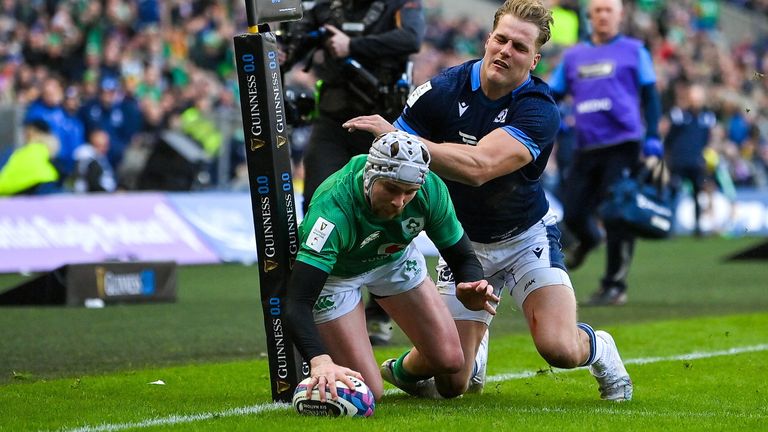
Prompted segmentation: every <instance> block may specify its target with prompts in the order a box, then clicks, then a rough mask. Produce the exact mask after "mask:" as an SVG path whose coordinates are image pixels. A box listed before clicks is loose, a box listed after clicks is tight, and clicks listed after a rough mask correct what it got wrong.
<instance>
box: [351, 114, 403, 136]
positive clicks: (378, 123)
mask: <svg viewBox="0 0 768 432" xmlns="http://www.w3.org/2000/svg"><path fill="white" fill-rule="evenodd" d="M341 127H343V128H345V129H347V130H349V131H350V132H354V131H356V130H361V131H366V132H370V133H372V134H373V136H379V135H381V134H383V133H387V132H394V131H396V130H397V129H396V128H395V127H394V126H392V124H391V123H390V122H388V121H386V120H385V119H384V117H382V116H380V115H368V116H360V117H355V118H353V119H349V120H347V121H346V122H344V124H342V125H341Z"/></svg>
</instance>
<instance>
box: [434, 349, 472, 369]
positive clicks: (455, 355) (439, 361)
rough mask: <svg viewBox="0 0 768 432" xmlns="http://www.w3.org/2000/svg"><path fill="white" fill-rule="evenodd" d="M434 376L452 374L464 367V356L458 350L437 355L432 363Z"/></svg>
mask: <svg viewBox="0 0 768 432" xmlns="http://www.w3.org/2000/svg"><path fill="white" fill-rule="evenodd" d="M431 364H432V366H433V367H434V368H435V375H443V374H454V373H457V372H459V371H460V370H461V368H462V366H463V365H464V354H462V352H461V350H460V349H456V350H450V351H444V352H442V353H440V354H438V355H437V356H436V357H435V358H434V359H433V360H432V361H431Z"/></svg>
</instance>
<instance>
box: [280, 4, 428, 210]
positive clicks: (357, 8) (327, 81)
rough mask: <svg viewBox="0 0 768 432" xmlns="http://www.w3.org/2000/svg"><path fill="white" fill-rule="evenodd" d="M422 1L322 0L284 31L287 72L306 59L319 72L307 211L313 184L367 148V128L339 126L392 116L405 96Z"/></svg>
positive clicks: (307, 157)
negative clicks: (355, 129)
mask: <svg viewBox="0 0 768 432" xmlns="http://www.w3.org/2000/svg"><path fill="white" fill-rule="evenodd" d="M424 31H425V23H424V15H423V12H422V8H421V0H376V1H371V0H318V1H316V2H315V3H314V7H312V6H311V3H309V2H305V3H304V18H303V19H302V20H301V21H298V22H294V23H290V24H288V26H287V28H286V29H285V30H284V31H283V43H284V48H285V50H286V56H287V58H286V60H285V62H284V63H283V70H285V71H288V70H290V68H291V67H293V65H294V64H296V63H300V62H304V63H305V66H304V68H305V70H308V69H310V68H311V69H312V71H313V72H314V74H315V76H316V77H317V78H318V80H319V81H318V85H317V91H318V92H319V95H318V96H319V97H318V99H317V107H316V108H317V115H316V116H314V118H313V126H312V134H311V136H310V138H309V143H308V145H307V148H306V150H305V153H304V160H303V162H304V170H305V178H304V203H303V209H304V212H305V213H306V211H307V208H308V206H309V202H310V199H311V198H312V195H313V194H314V192H315V189H317V187H318V186H319V185H320V183H322V181H323V180H325V179H326V178H327V177H328V176H329V175H331V174H332V173H334V172H335V171H337V170H338V169H340V168H341V167H342V166H344V165H345V164H346V163H347V162H348V161H349V160H350V159H351V158H352V156H355V155H358V154H364V153H367V152H368V149H369V148H370V146H371V137H370V134H367V133H364V132H355V133H352V134H350V133H349V132H347V131H346V130H345V129H344V128H342V127H341V124H342V123H343V122H345V121H346V120H348V119H350V118H353V117H355V116H359V115H364V114H374V113H376V114H381V115H382V116H383V117H384V118H387V119H388V120H390V121H394V120H395V118H397V116H398V115H399V114H400V111H401V110H402V109H403V106H404V105H405V100H406V99H407V97H408V92H409V90H410V83H409V82H408V79H407V76H408V70H407V69H408V64H409V62H408V56H409V55H410V54H412V53H416V52H417V51H418V50H419V48H420V46H421V41H422V39H423V36H424Z"/></svg>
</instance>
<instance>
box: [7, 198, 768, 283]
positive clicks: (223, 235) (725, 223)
mask: <svg viewBox="0 0 768 432" xmlns="http://www.w3.org/2000/svg"><path fill="white" fill-rule="evenodd" d="M549 198H550V201H551V202H552V208H553V211H554V212H555V213H557V214H558V216H561V214H562V211H561V207H560V205H559V203H558V202H557V200H556V199H555V198H553V197H549ZM703 201H704V205H705V208H706V209H707V211H706V212H705V214H704V217H703V218H702V228H703V230H704V232H712V233H722V234H729V235H759V236H768V194H766V193H765V192H761V191H757V190H741V191H739V193H738V196H737V198H736V200H735V201H733V202H731V201H729V200H728V199H726V198H725V197H724V196H722V195H719V194H716V195H715V196H714V197H713V199H711V200H708V199H706V198H703ZM710 202H711V204H710ZM300 203H301V197H300V196H298V197H297V206H296V207H297V208H298V209H301V205H300ZM677 215H678V217H677V232H678V233H679V234H683V235H685V234H687V233H689V232H690V231H691V230H692V228H693V202H692V200H691V199H690V198H686V199H684V200H682V201H681V202H680V204H679V206H678V212H677ZM301 216H302V215H301V214H299V215H298V217H299V219H300V218H301ZM417 244H418V246H419V248H420V249H422V250H423V251H424V253H425V254H427V255H436V253H437V250H436V249H435V247H434V245H433V244H432V243H431V242H430V241H429V239H427V238H426V236H424V235H422V236H420V237H419V238H418V239H417ZM256 259H257V257H256V244H255V238H254V229H253V218H252V213H251V206H250V198H249V195H248V193H247V192H231V193H229V192H199V193H120V194H109V195H107V194H103V195H102V194H94V195H47V196H40V197H14V198H6V199H2V200H0V273H31V272H42V271H50V270H52V269H55V268H57V267H60V266H62V265H65V264H78V263H88V262H102V261H104V262H109V261H164V260H172V261H176V263H177V264H180V265H194V264H215V263H224V262H235V263H244V264H252V263H254V262H256Z"/></svg>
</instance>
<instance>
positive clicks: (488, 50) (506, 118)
mask: <svg viewBox="0 0 768 432" xmlns="http://www.w3.org/2000/svg"><path fill="white" fill-rule="evenodd" d="M551 22H552V18H551V14H550V11H549V10H548V9H547V8H546V7H544V5H543V4H542V2H541V1H540V0H507V1H506V2H505V3H504V4H503V5H502V6H501V7H500V8H499V9H498V10H497V12H496V14H495V17H494V23H493V30H492V31H491V33H490V35H489V36H488V39H487V41H486V43H485V55H484V57H483V58H482V59H480V60H474V61H469V62H467V63H464V64H461V65H458V66H455V67H452V68H449V69H446V70H445V71H444V72H442V73H440V74H439V75H437V76H435V77H434V78H432V79H431V80H430V81H428V82H426V83H424V84H422V85H421V86H419V87H418V88H417V89H415V90H414V92H413V94H412V95H411V97H410V99H409V100H408V103H407V106H406V108H405V109H404V111H403V113H402V115H401V116H400V118H398V119H397V120H396V121H395V123H394V126H393V125H391V124H389V123H388V122H387V121H386V120H384V119H383V118H382V117H380V116H364V117H356V118H354V119H351V120H349V121H347V122H346V123H345V124H344V127H346V128H348V129H350V130H366V131H369V132H371V133H373V134H380V133H383V132H387V131H391V130H394V129H395V128H397V129H401V130H405V131H407V132H410V133H413V134H416V135H419V136H420V137H422V139H423V141H424V142H425V144H427V146H428V147H429V150H430V153H431V154H432V165H431V168H432V170H433V171H435V172H436V173H437V174H439V175H440V176H441V177H442V178H443V179H445V180H446V184H447V185H448V190H449V192H450V194H451V198H452V199H453V202H454V205H455V207H456V214H457V216H458V218H459V220H460V221H461V223H462V225H463V226H464V229H465V231H466V232H467V235H468V236H469V238H470V240H471V241H472V244H473V247H474V249H475V253H476V254H477V256H478V258H479V259H480V262H481V263H482V265H483V270H484V272H485V278H486V279H487V280H488V282H489V283H490V284H491V285H492V286H493V287H495V289H498V290H500V289H502V288H503V287H506V288H508V289H509V290H510V291H511V294H512V296H513V297H514V299H515V302H516V303H517V306H518V307H519V308H520V309H521V310H522V311H523V314H524V315H525V318H526V320H527V323H528V327H529V328H530V332H531V336H532V337H533V341H534V344H535V345H536V349H537V350H538V352H539V353H540V354H541V356H542V357H543V358H544V359H545V360H546V361H547V362H548V363H549V364H550V365H552V366H554V367H558V368H566V369H570V368H575V367H579V366H589V369H590V371H591V373H592V374H593V375H594V376H595V378H597V381H598V383H599V389H600V395H601V397H602V398H603V399H607V400H615V401H624V400H629V399H631V398H632V381H631V380H630V377H629V374H628V373H627V371H626V369H625V368H624V365H623V363H622V361H621V357H620V356H619V352H618V350H617V348H616V344H615V342H614V341H613V338H612V337H611V336H610V335H609V334H608V333H606V332H604V331H594V330H593V329H592V327H590V326H589V325H587V324H585V323H578V322H577V314H576V297H575V295H574V292H573V287H572V284H571V280H570V278H569V276H568V273H567V271H566V267H565V264H564V262H563V261H564V260H563V254H562V252H561V246H560V240H559V237H560V233H559V231H558V230H557V227H556V225H555V222H556V218H555V216H554V215H553V214H552V213H551V212H550V211H549V204H548V202H547V199H546V197H545V195H544V189H543V186H542V184H541V181H540V178H541V174H542V172H543V171H544V167H545V166H546V164H547V159H548V158H549V155H550V153H551V152H552V146H553V141H554V138H555V134H556V132H557V130H558V127H559V123H560V117H559V113H558V109H557V105H556V104H555V102H554V100H553V99H552V96H551V95H550V91H549V87H548V86H547V84H546V83H545V82H543V81H542V80H541V79H539V78H537V77H535V76H532V75H531V71H532V70H533V69H534V68H535V67H536V65H537V63H538V62H539V60H540V59H541V54H540V49H541V46H542V45H543V44H544V43H546V42H547V40H549V37H550V28H549V27H550V24H551ZM438 279H439V280H438V284H437V285H438V289H439V291H440V294H441V295H442V297H443V299H444V301H445V302H446V304H447V305H448V308H449V309H450V310H451V312H452V314H453V317H454V320H455V322H456V325H457V328H458V330H459V335H460V338H461V342H462V349H463V350H464V359H465V363H464V367H463V368H462V370H461V371H460V372H458V373H455V374H452V375H451V378H450V379H447V380H446V379H442V378H441V379H440V380H436V390H437V392H438V393H439V394H440V396H443V397H452V396H457V395H459V394H462V393H464V392H467V391H475V392H477V391H480V390H481V389H482V385H483V383H484V379H485V373H484V371H485V358H486V357H487V348H486V347H487V345H485V344H483V341H484V340H485V338H486V336H487V335H486V333H487V329H488V325H489V324H490V321H491V318H492V316H491V315H490V314H489V313H487V312H485V311H470V310H468V309H466V308H465V307H464V306H462V304H461V302H460V301H459V299H458V298H457V294H458V295H459V296H462V295H463V293H457V292H456V291H455V288H454V283H453V278H452V275H451V272H450V269H449V268H448V266H447V265H446V263H445V262H444V261H443V260H442V259H441V260H440V261H439V264H438ZM473 359H474V361H473ZM381 372H382V375H383V376H384V378H385V379H386V380H388V381H389V382H392V383H393V384H395V385H397V386H398V387H400V388H401V389H403V390H405V391H407V392H408V393H411V394H416V395H422V396H434V392H432V390H431V388H430V386H429V385H428V384H425V383H423V382H416V383H414V382H412V381H409V380H408V378H409V377H408V376H407V375H404V374H401V373H399V371H398V370H397V368H396V362H395V361H393V360H388V361H386V362H385V363H384V364H383V365H382V371H381ZM431 387H432V388H434V387H435V386H431ZM468 389H469V390H468Z"/></svg>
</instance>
